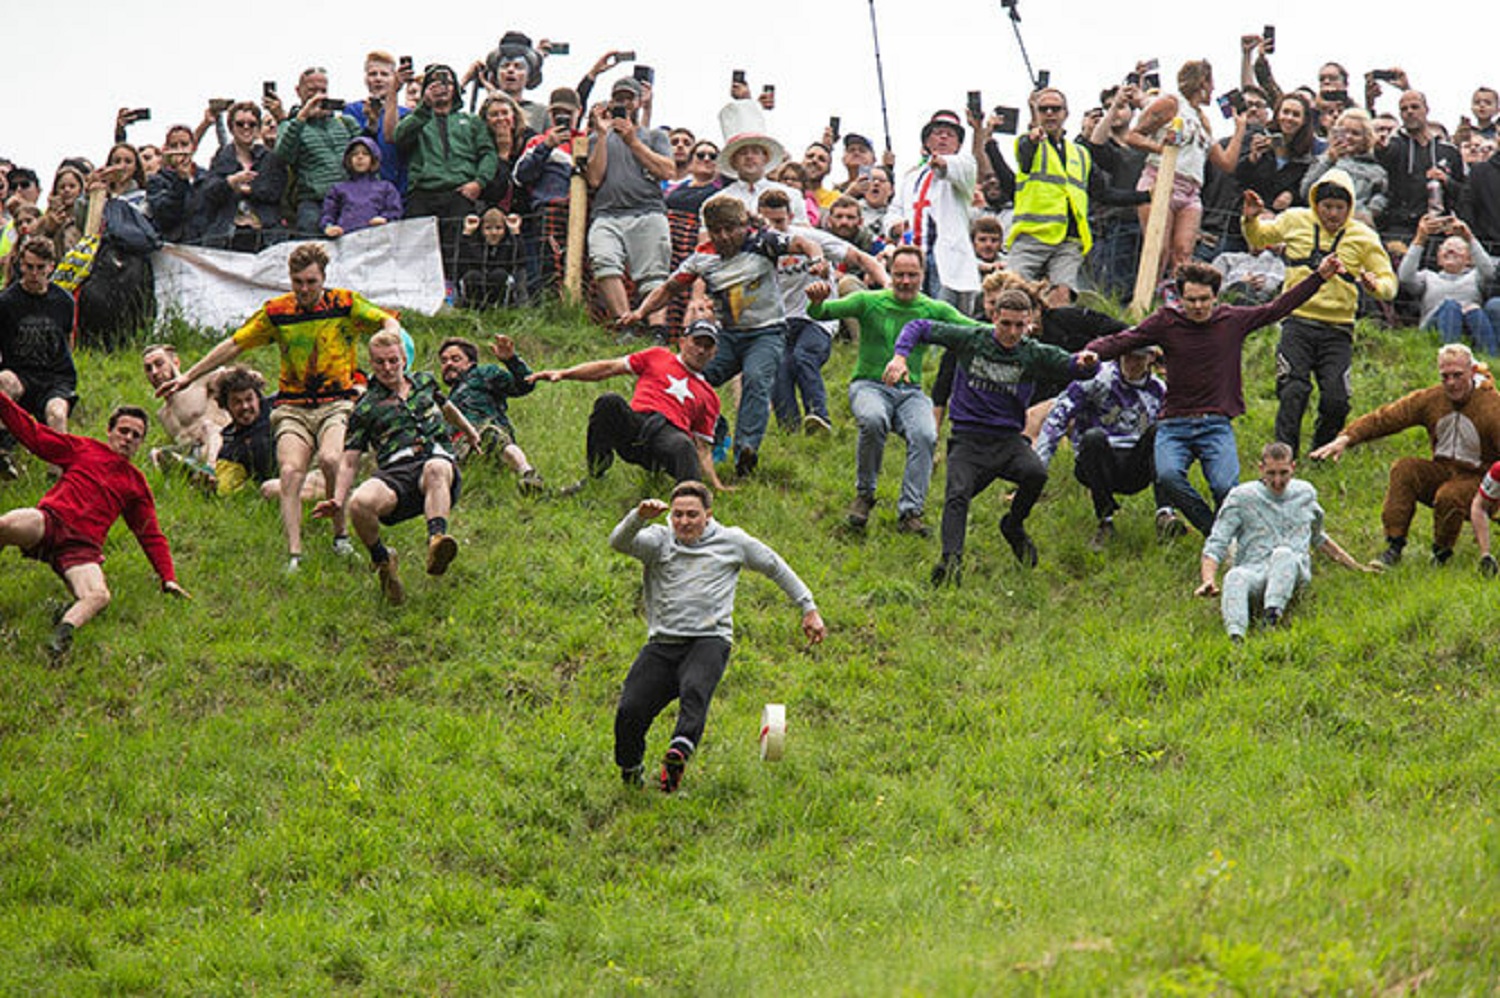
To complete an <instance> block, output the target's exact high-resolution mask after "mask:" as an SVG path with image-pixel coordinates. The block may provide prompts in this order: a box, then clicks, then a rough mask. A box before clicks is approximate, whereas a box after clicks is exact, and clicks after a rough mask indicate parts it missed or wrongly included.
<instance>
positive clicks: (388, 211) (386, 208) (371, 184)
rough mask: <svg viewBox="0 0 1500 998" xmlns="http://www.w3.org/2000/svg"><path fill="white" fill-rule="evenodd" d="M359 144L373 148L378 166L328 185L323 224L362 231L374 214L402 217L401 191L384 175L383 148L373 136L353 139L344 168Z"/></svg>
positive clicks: (347, 166)
mask: <svg viewBox="0 0 1500 998" xmlns="http://www.w3.org/2000/svg"><path fill="white" fill-rule="evenodd" d="M355 146H363V147H364V148H365V149H366V150H368V151H369V153H370V155H371V157H373V158H374V160H375V169H374V171H373V172H371V173H366V174H362V175H359V176H354V177H351V178H350V179H348V180H345V181H343V182H341V183H337V184H334V185H333V186H332V187H330V188H328V196H327V197H325V198H324V199H323V216H322V217H321V218H320V219H319V220H318V224H319V225H320V226H321V227H322V228H325V229H326V228H328V227H329V226H330V225H337V226H338V227H339V228H341V229H343V230H344V231H345V232H358V231H359V230H360V229H367V228H369V227H370V219H372V218H383V219H385V220H386V221H387V222H394V221H396V220H397V219H399V218H400V217H401V192H400V191H398V190H396V185H395V184H392V183H391V182H390V181H389V180H386V179H384V178H383V177H381V175H380V149H379V147H377V146H376V145H375V143H374V141H373V140H371V139H369V138H367V137H366V136H363V135H356V136H355V137H354V138H352V139H350V140H349V147H348V149H345V150H344V168H345V169H346V170H347V169H348V168H349V152H350V151H351V150H353V149H354V147H355Z"/></svg>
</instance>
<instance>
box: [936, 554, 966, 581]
mask: <svg viewBox="0 0 1500 998" xmlns="http://www.w3.org/2000/svg"><path fill="white" fill-rule="evenodd" d="M963 581H964V558H963V555H961V554H945V555H943V558H942V560H941V561H939V562H938V563H937V564H936V565H933V566H932V584H933V586H934V588H941V587H942V586H944V585H949V586H953V587H955V588H957V587H958V586H961V585H963Z"/></svg>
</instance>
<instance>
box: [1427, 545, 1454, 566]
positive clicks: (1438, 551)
mask: <svg viewBox="0 0 1500 998" xmlns="http://www.w3.org/2000/svg"><path fill="white" fill-rule="evenodd" d="M1452 557H1453V549H1452V548H1440V547H1438V546H1437V545H1436V544H1434V545H1433V546H1432V564H1433V565H1434V566H1436V567H1438V568H1441V567H1443V566H1444V565H1446V564H1448V559H1449V558H1452Z"/></svg>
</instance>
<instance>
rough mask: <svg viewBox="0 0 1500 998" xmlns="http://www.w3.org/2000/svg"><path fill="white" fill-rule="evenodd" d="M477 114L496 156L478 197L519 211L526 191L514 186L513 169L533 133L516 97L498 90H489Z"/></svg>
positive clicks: (487, 203)
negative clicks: (495, 164)
mask: <svg viewBox="0 0 1500 998" xmlns="http://www.w3.org/2000/svg"><path fill="white" fill-rule="evenodd" d="M479 117H480V120H482V121H483V122H484V124H485V127H486V128H488V129H489V132H490V138H491V139H492V140H493V141H494V143H495V156H496V158H497V159H498V160H499V164H498V166H497V167H496V169H495V175H494V176H493V177H491V178H490V179H489V181H488V182H487V183H486V184H485V185H484V188H483V189H482V190H481V191H480V192H479V200H480V201H481V202H482V203H483V204H484V205H486V206H487V207H490V208H499V209H500V210H501V211H502V212H505V213H507V214H509V213H518V214H519V213H521V212H522V211H524V209H525V208H526V207H527V206H526V205H525V204H523V203H519V202H521V201H523V200H524V198H525V195H524V194H523V193H522V191H521V189H520V188H519V187H517V186H516V184H515V181H514V179H513V177H512V173H513V172H514V171H515V168H516V161H517V160H519V159H520V158H521V153H523V152H525V151H526V143H527V142H528V141H530V139H531V137H532V135H533V134H534V133H533V132H532V131H531V129H530V128H528V127H526V115H525V113H524V112H523V111H522V110H521V107H520V105H519V104H517V103H516V101H515V98H513V97H511V96H510V95H509V94H505V93H501V92H500V91H498V90H497V91H492V92H491V93H490V95H489V96H488V97H486V98H485V99H484V103H483V104H481V105H480V106H479Z"/></svg>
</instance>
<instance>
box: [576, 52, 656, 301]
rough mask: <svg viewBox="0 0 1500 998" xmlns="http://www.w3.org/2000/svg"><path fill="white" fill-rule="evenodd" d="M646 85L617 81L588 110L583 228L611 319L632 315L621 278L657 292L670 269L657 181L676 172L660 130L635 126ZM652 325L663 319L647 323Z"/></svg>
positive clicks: (625, 79) (630, 80)
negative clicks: (588, 208)
mask: <svg viewBox="0 0 1500 998" xmlns="http://www.w3.org/2000/svg"><path fill="white" fill-rule="evenodd" d="M645 86H646V85H645V84H644V83H643V82H642V81H640V80H638V79H636V78H635V77H633V76H622V77H620V78H619V79H617V80H615V81H614V83H613V84H612V85H611V87H610V99H609V103H608V104H596V105H594V107H593V109H592V110H591V112H590V121H591V124H592V125H593V129H594V139H593V141H592V142H590V143H589V158H588V165H587V167H586V168H585V176H586V177H587V178H588V182H589V188H590V189H591V190H592V191H593V192H594V199H593V212H592V215H593V220H592V222H591V223H590V225H589V263H590V265H591V266H592V267H593V271H594V283H595V284H596V285H597V286H598V288H599V294H600V296H601V297H602V298H603V299H604V308H605V311H606V312H607V313H608V314H609V318H610V319H611V320H616V319H619V318H620V316H622V315H624V314H625V313H626V312H627V311H629V309H630V298H629V296H628V295H627V294H626V292H625V274H626V272H627V271H628V272H629V273H630V277H631V280H633V281H634V282H635V286H636V288H637V289H638V290H639V291H640V293H641V296H642V297H645V296H647V295H649V294H650V293H651V292H652V291H655V290H656V289H657V288H659V287H660V286H661V285H662V284H663V283H664V282H665V281H666V279H667V275H668V274H669V273H670V272H671V269H672V233H671V230H670V227H669V226H668V225H667V205H666V200H665V198H664V197H663V196H662V192H661V182H662V181H663V180H667V179H670V178H671V177H672V175H673V173H674V172H675V170H676V167H675V164H674V163H673V161H672V141H671V139H670V138H669V137H668V135H667V132H666V129H663V128H649V127H644V126H643V125H642V124H641V123H640V116H641V99H642V95H643V92H644V90H645ZM648 321H651V322H652V323H653V325H655V324H657V323H660V322H663V321H665V313H660V314H658V315H656V316H652V317H650V319H649V320H648Z"/></svg>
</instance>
